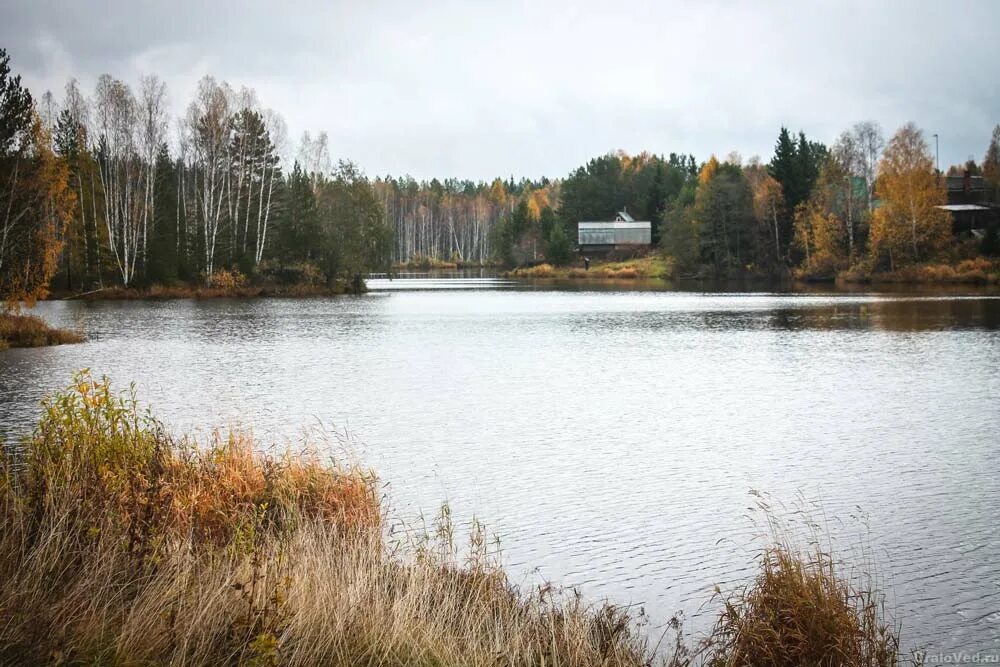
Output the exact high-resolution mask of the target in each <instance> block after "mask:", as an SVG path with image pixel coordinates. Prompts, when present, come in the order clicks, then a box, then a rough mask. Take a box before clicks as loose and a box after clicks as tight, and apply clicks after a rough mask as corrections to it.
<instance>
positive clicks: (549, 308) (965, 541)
mask: <svg viewBox="0 0 1000 667" xmlns="http://www.w3.org/2000/svg"><path fill="white" fill-rule="evenodd" d="M470 281H471V282H470ZM466 282H468V284H465V285H462V286H463V287H467V288H472V289H467V290H453V289H421V290H400V289H398V288H399V287H401V286H403V287H405V286H406V285H402V284H401V283H402V281H394V282H393V283H388V282H387V281H375V282H374V283H373V286H374V287H376V288H379V287H382V288H385V287H392V288H397V289H393V290H391V291H379V292H373V293H370V294H368V295H366V296H364V297H359V298H357V297H345V298H339V299H329V300H210V301H169V302H117V303H116V302H105V303H100V302H97V303H80V302H53V303H44V304H42V305H41V306H39V309H38V310H39V311H40V314H41V315H42V316H43V317H45V318H46V319H48V320H50V321H52V322H55V323H57V324H60V325H63V326H72V327H77V328H79V329H82V330H84V331H85V332H86V333H87V334H88V336H89V337H90V341H89V342H87V343H85V344H83V345H75V346H66V347H57V348H48V349H35V350H10V351H6V352H0V435H4V436H6V437H7V438H8V439H10V438H12V437H16V435H17V434H21V433H24V432H25V431H26V430H27V429H29V428H30V427H31V425H32V424H33V422H34V420H35V418H36V417H37V415H38V407H37V406H38V401H39V399H40V398H41V397H42V396H43V395H44V394H45V393H47V392H49V391H51V390H53V389H57V388H59V387H62V386H64V385H66V384H67V382H68V381H69V379H70V377H71V375H72V373H73V372H74V371H75V370H76V369H79V368H82V367H89V368H91V369H93V371H94V372H95V373H98V374H107V375H109V376H110V377H111V378H112V379H113V380H114V382H115V383H116V384H118V386H120V387H124V386H125V385H126V384H127V383H129V382H135V383H136V385H137V389H138V393H139V396H140V399H141V400H143V401H144V402H146V403H148V404H150V405H152V407H153V410H154V412H155V414H156V415H157V416H159V417H160V418H162V419H163V420H164V421H165V422H166V423H167V424H168V425H169V426H170V427H171V428H172V429H173V430H175V431H177V432H183V431H190V430H198V431H201V432H206V431H209V430H211V429H212V428H213V427H215V426H226V425H235V424H238V425H242V426H251V427H253V429H254V430H255V432H256V433H257V434H258V435H259V436H261V437H263V438H266V439H268V440H271V441H275V442H284V441H286V440H289V439H291V440H295V439H297V438H299V437H301V434H302V432H303V429H304V428H312V427H316V426H318V425H321V426H322V427H323V428H325V429H326V430H327V432H330V433H336V432H344V431H347V432H349V433H350V434H351V435H352V437H353V440H354V443H355V444H354V446H355V448H356V449H357V450H358V455H359V456H360V457H361V458H362V459H363V461H364V462H365V463H366V464H368V465H371V466H372V467H374V468H375V469H377V471H378V472H379V473H380V476H381V477H382V479H383V480H385V481H387V482H388V483H389V494H390V496H391V499H392V505H393V507H394V508H395V509H396V511H397V513H398V514H400V515H401V516H405V517H412V516H414V515H416V514H417V513H418V512H420V511H423V512H424V513H425V514H427V515H433V514H434V513H435V511H436V510H437V508H438V507H439V505H440V503H441V502H442V501H448V502H449V503H450V504H451V508H452V512H453V514H454V515H455V516H456V517H471V516H473V515H475V516H477V517H479V518H480V519H482V520H484V521H485V522H486V523H487V524H488V525H489V526H490V528H491V529H492V530H494V531H496V532H497V533H498V534H499V535H500V536H501V539H502V545H503V548H504V554H505V560H506V562H507V563H508V565H509V567H510V570H511V572H512V573H513V575H514V577H515V579H517V580H519V581H524V582H526V583H531V582H535V581H538V580H539V579H549V580H552V581H555V582H559V583H562V584H566V585H572V586H579V587H581V588H582V589H583V590H584V592H585V593H586V594H588V595H589V596H590V597H592V598H601V597H608V598H610V599H612V600H614V601H617V602H621V603H635V604H639V605H642V606H644V607H645V609H646V610H647V612H648V613H649V615H650V617H651V621H652V623H653V624H654V625H655V624H662V623H663V622H665V621H666V620H668V619H669V618H670V616H671V615H672V614H673V613H674V612H676V611H684V612H685V614H686V616H687V619H688V621H687V625H688V627H689V628H693V629H695V630H698V629H701V628H704V627H705V625H706V624H707V622H708V619H709V617H710V614H711V607H703V606H702V605H703V603H704V602H705V601H706V600H707V599H708V598H709V597H710V596H711V590H712V586H713V585H714V584H717V583H718V584H721V585H723V587H725V585H726V584H734V583H736V582H742V581H744V580H745V579H746V577H748V576H749V575H750V574H752V572H753V569H752V564H751V563H750V557H751V555H752V552H753V549H754V548H756V547H757V546H759V543H758V542H755V541H754V540H753V535H754V533H755V532H756V528H755V527H754V525H753V523H752V521H751V520H750V519H749V518H748V511H747V508H748V506H750V505H751V504H752V501H753V498H752V497H751V496H750V494H749V492H750V490H751V489H757V490H761V491H766V492H768V493H769V494H770V496H771V498H772V499H773V501H774V502H775V503H783V504H785V505H786V506H787V507H789V508H790V509H789V510H788V516H790V517H792V518H794V517H795V516H796V515H795V514H793V513H792V510H793V509H794V508H796V507H805V508H806V509H808V510H809V511H810V512H811V513H812V514H813V516H814V517H815V518H818V519H820V520H821V521H823V522H825V524H826V527H825V528H824V530H825V531H826V532H828V533H829V534H831V535H833V537H834V539H835V540H836V541H838V542H839V543H842V544H843V545H844V549H845V551H844V553H851V551H850V547H849V545H857V544H860V543H863V542H867V543H870V545H871V548H870V550H869V554H870V555H872V554H873V555H874V558H876V560H877V561H878V563H879V566H880V574H881V576H882V577H883V578H884V579H885V581H886V584H887V585H888V586H889V587H890V588H891V589H892V590H893V591H894V596H893V598H892V599H891V600H890V605H891V606H892V607H893V608H894V609H895V611H896V613H897V614H898V615H899V616H900V617H901V618H902V619H903V620H904V633H905V635H906V641H907V643H908V644H909V645H911V646H912V645H917V644H919V645H922V646H925V647H928V648H930V649H933V650H957V649H964V650H972V651H975V650H994V651H995V650H998V648H1000V527H998V525H1000V523H998V520H997V515H998V510H1000V479H998V472H1000V299H998V298H996V297H991V296H969V297H959V296H945V297H919V296H892V295H875V294H853V295H815V294H814V295H802V294H799V295H796V294H764V293H760V294H724V293H714V294H704V293H684V292H614V291H546V290H519V289H510V288H509V287H506V286H503V285H496V284H493V283H491V282H489V281H479V280H476V279H475V278H470V279H469V281H466ZM410 285H419V283H410ZM419 286H421V287H425V288H430V287H441V286H442V285H440V284H438V283H430V284H423V285H419ZM490 288H493V289H490ZM797 499H798V500H797Z"/></svg>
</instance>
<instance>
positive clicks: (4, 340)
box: [0, 313, 84, 350]
mask: <svg viewBox="0 0 1000 667" xmlns="http://www.w3.org/2000/svg"><path fill="white" fill-rule="evenodd" d="M83 340H84V339H83V336H82V335H80V334H78V333H77V332H75V331H69V330H67V329H57V328H56V327H53V326H50V325H48V324H47V323H46V322H45V321H44V320H42V319H41V318H38V317H35V316H34V315H23V314H14V313H0V350H5V349H7V348H9V347H45V346H46V345H66V344H68V343H82V342H83Z"/></svg>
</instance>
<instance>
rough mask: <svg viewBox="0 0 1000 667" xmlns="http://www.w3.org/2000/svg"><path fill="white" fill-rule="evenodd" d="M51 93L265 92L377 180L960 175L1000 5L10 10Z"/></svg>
mask: <svg viewBox="0 0 1000 667" xmlns="http://www.w3.org/2000/svg"><path fill="white" fill-rule="evenodd" d="M0 6H2V9H0V46H3V47H6V48H7V50H8V52H9V53H10V55H11V58H12V66H13V68H14V70H15V71H17V72H19V73H21V74H22V75H23V77H24V79H25V80H26V82H27V83H28V85H29V86H30V87H31V89H32V91H33V92H34V93H36V95H40V94H41V93H42V92H44V91H45V90H46V89H50V90H52V91H53V92H54V93H56V94H57V96H59V97H61V95H62V89H63V86H64V85H65V82H66V80H67V79H68V78H69V77H76V78H78V79H79V80H80V82H81V84H82V86H83V87H84V89H85V90H87V91H88V92H89V91H92V90H93V84H94V82H95V81H96V78H97V76H98V75H100V74H101V73H104V72H107V73H110V74H112V75H114V76H117V77H119V78H123V79H125V80H126V81H129V82H132V83H135V82H137V81H138V78H139V76H140V75H141V74H145V73H156V74H158V75H160V76H161V77H162V78H163V79H164V80H165V81H166V82H167V85H168V88H169V92H170V98H171V113H172V115H174V116H178V115H181V114H183V112H184V110H185V108H186V107H187V104H188V102H189V101H190V99H191V95H192V93H193V91H194V88H195V85H196V83H197V81H198V79H199V78H201V77H202V76H203V75H205V74H212V75H214V76H215V77H217V78H219V79H225V80H227V81H229V82H230V83H231V84H232V85H233V86H234V87H239V86H242V85H245V86H248V87H252V88H254V89H256V91H257V93H258V96H259V97H260V99H261V101H262V103H263V104H264V105H265V106H268V107H271V108H273V109H275V110H276V111H278V112H280V113H281V114H282V115H283V116H284V118H285V120H286V122H287V124H288V127H289V133H290V135H292V137H293V138H294V139H295V140H297V138H298V137H299V136H301V134H302V132H303V131H304V130H309V131H310V132H312V133H315V132H317V131H319V130H326V131H327V132H328V133H329V137H330V148H331V152H332V154H333V156H334V158H348V159H351V160H354V161H355V162H357V163H359V164H360V165H361V166H362V167H363V168H364V169H365V171H366V172H367V173H368V174H369V175H372V176H375V175H382V174H387V173H391V174H395V175H402V174H407V173H409V174H411V175H413V176H415V177H418V178H430V177H433V176H437V177H446V176H457V177H463V178H475V179H486V178H491V177H493V176H496V175H501V176H505V177H506V176H508V175H511V174H513V175H515V176H516V177H520V176H529V177H539V176H542V175H545V176H550V177H558V176H564V175H565V174H566V173H567V172H569V171H570V170H571V169H572V168H573V167H575V166H577V165H579V164H582V163H584V162H586V160H588V159H589V158H590V157H593V156H594V155H598V154H601V153H604V152H607V151H609V150H615V149H624V150H626V151H628V152H638V151H640V150H649V151H653V152H656V153H669V152H671V151H676V152H683V153H693V154H694V155H695V156H696V157H697V158H698V159H699V160H703V159H705V158H707V156H708V155H709V154H710V153H716V154H718V155H720V156H723V155H725V154H727V153H729V152H730V151H733V150H735V151H738V152H740V153H741V154H742V155H743V156H744V157H750V156H752V155H755V154H758V155H761V156H763V157H764V158H765V159H767V158H768V157H769V156H770V155H771V153H772V150H773V146H774V141H775V138H776V136H777V133H778V128H779V127H780V126H781V125H782V124H784V125H787V126H788V127H789V128H791V129H792V130H799V129H802V130H805V132H806V133H807V134H808V135H809V136H810V138H815V139H819V140H822V141H825V142H827V143H829V142H832V141H833V140H834V139H835V138H836V136H837V134H838V133H839V132H840V131H841V130H842V129H844V128H846V127H847V126H849V125H850V124H851V123H853V122H855V121H858V120H866V119H871V120H876V121H878V122H879V123H881V125H882V126H883V128H884V130H885V131H886V133H887V135H888V134H891V132H892V131H894V130H895V129H896V128H897V127H898V126H899V125H901V124H902V123H904V122H906V121H908V120H913V121H915V122H916V123H917V124H918V125H919V126H920V127H922V128H923V129H924V130H925V132H926V133H927V137H928V140H929V141H931V145H932V148H933V139H932V138H931V135H933V134H934V133H938V134H939V135H940V142H941V166H942V168H946V167H947V166H948V165H949V164H952V163H955V162H960V161H964V160H966V159H967V158H969V157H970V156H974V157H975V158H976V159H977V160H980V159H982V155H983V153H984V151H985V148H986V144H987V142H988V140H989V135H990V131H991V129H992V128H993V126H994V125H996V124H997V123H1000V39H997V34H998V30H1000V1H998V0H981V1H971V0H968V1H966V0H948V1H947V2H943V1H942V0H934V1H933V2H929V1H916V0H899V1H898V2H879V1H876V0H870V1H867V2H848V1H846V0H838V1H836V2H824V3H819V2H802V1H801V0H794V1H788V2H723V1H718V2H713V1H706V0H701V1H699V2H667V1H663V0H660V1H650V2H644V3H638V2H636V3H634V2H629V1H622V0H619V1H618V2H599V3H589V2H583V1H573V2H565V3H563V2H542V1H540V0H539V1H537V2H523V3H500V2H476V1H474V0H465V1H462V2H437V1H434V0H431V1H415V0H410V1H408V2H376V1H371V0H357V1H352V2H330V1H327V2H321V1H319V0H316V1H315V2H277V1H275V2H257V1H252V0H241V1H240V2H223V1H221V0H198V1H194V0H170V1H169V2H156V3H153V2H140V1H137V0H104V1H101V0H92V1H90V2H72V3H70V2H54V1H50V0H21V1H15V0H0Z"/></svg>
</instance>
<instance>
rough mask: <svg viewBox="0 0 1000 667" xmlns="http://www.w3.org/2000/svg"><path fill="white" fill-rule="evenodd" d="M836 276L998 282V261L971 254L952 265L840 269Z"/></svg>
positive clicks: (874, 280) (862, 280)
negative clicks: (889, 268)
mask: <svg viewBox="0 0 1000 667" xmlns="http://www.w3.org/2000/svg"><path fill="white" fill-rule="evenodd" d="M838 279H840V280H842V281H844V282H848V283H869V282H871V283H896V284H899V283H917V284H931V283H937V284H953V285H991V284H1000V263H998V262H995V261H991V260H989V259H987V258H985V257H975V258H972V259H965V260H962V261H960V262H957V263H954V264H916V265H913V266H908V267H906V268H901V269H897V270H895V271H886V272H880V273H872V272H870V271H866V270H864V269H862V268H855V269H850V270H848V271H843V272H841V273H840V274H839V275H838Z"/></svg>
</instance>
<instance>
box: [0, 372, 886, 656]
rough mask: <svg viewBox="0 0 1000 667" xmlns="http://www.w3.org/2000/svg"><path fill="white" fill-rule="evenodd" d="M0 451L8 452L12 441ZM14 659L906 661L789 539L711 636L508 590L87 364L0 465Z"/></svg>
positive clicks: (826, 565)
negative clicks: (178, 425)
mask: <svg viewBox="0 0 1000 667" xmlns="http://www.w3.org/2000/svg"><path fill="white" fill-rule="evenodd" d="M2 451H5V452H6V450H2ZM0 516H2V521H3V531H2V532H0V664H79V665H83V664H87V665H93V664H101V665H139V664H228V665H381V666H394V665H414V666H427V667H430V666H435V667H444V666H452V665H454V666H456V667H457V666H459V665H474V666H476V665H482V666H486V665H490V666H493V665H524V666H529V665H530V666H536V665H537V666H542V665H545V666H549V665H553V666H555V665H563V666H580V667H584V666H590V665H602V666H607V667H613V666H619V665H621V666H630V667H631V666H634V667H638V666H641V665H652V664H664V665H671V666H672V667H680V666H682V665H695V664H701V665H762V666H763V665H775V666H778V665H789V666H790V665H802V664H811V665H830V666H840V665H844V666H846V665H852V666H855V665H863V666H873V665H879V666H888V665H894V664H896V658H897V656H896V647H897V642H896V635H895V633H894V629H893V628H892V627H891V626H890V625H888V624H886V623H885V621H884V620H883V617H882V612H881V607H880V606H879V603H878V595H877V594H876V593H867V592H864V591H859V590H858V589H857V588H856V587H855V586H854V585H853V584H852V583H850V582H849V580H848V579H845V578H843V577H842V576H841V574H840V570H839V569H838V568H837V567H835V566H834V564H833V562H832V561H830V560H829V558H828V557H826V556H824V555H823V553H822V552H820V551H817V552H816V553H815V554H810V553H809V552H806V553H803V552H799V551H796V550H794V549H792V548H791V547H789V546H787V545H781V544H780V543H779V544H776V545H775V546H773V547H771V548H769V549H768V550H767V551H765V552H764V554H763V556H764V558H763V560H762V568H761V570H760V573H759V575H758V576H757V578H756V579H755V580H754V581H753V582H750V583H749V584H748V585H747V586H746V587H745V588H744V589H742V590H739V591H735V592H732V593H730V594H727V595H725V596H723V595H722V594H721V593H720V594H719V595H720V597H721V599H722V601H723V606H724V611H723V613H722V614H721V615H720V616H719V619H718V622H717V624H716V627H715V629H714V631H713V633H712V635H711V636H710V637H708V638H707V639H705V640H704V641H703V642H698V643H697V644H694V645H690V646H686V645H685V644H684V643H683V642H681V641H680V640H678V642H677V643H674V642H673V641H668V642H667V643H666V645H669V646H671V647H672V650H671V651H665V650H663V645H661V646H660V649H661V650H660V651H659V653H657V654H655V655H654V650H653V647H651V646H650V645H649V643H647V641H646V640H645V639H644V638H643V637H644V634H643V633H642V632H640V630H639V628H638V627H637V625H636V619H634V618H633V617H631V616H630V614H629V612H628V611H627V610H625V609H621V608H616V607H613V606H610V605H598V606H591V605H588V604H586V603H585V602H583V601H582V600H581V599H580V598H579V597H578V596H575V595H562V594H559V593H554V592H552V590H551V589H549V587H544V588H540V589H533V590H522V589H519V588H517V587H515V586H513V585H512V584H511V583H510V582H509V581H508V579H507V576H506V575H505V573H504V571H503V569H502V568H501V567H500V565H499V563H498V562H497V561H496V559H495V558H494V557H493V556H492V555H491V554H490V552H489V550H488V549H487V546H486V545H487V541H486V540H485V539H484V534H483V531H482V530H480V529H476V530H474V531H473V534H472V539H471V544H470V546H469V548H468V549H467V550H465V551H464V555H462V556H459V555H458V550H456V548H455V547H454V539H453V535H454V533H453V531H452V530H451V526H450V523H449V521H448V520H447V514H443V515H442V516H443V517H444V518H442V520H441V521H439V523H438V524H437V526H436V529H435V530H434V531H433V532H432V533H431V534H418V535H417V536H416V537H413V536H410V537H407V538H406V539H396V538H393V537H390V536H389V535H388V531H387V530H386V529H385V522H386V515H385V511H384V508H383V506H382V505H381V503H380V500H379V497H378V487H377V485H376V482H375V479H374V477H373V476H372V475H371V474H370V473H368V472H366V471H364V470H363V469H360V468H358V467H355V466H349V465H343V464H338V463H334V462H332V461H329V460H324V459H321V458H319V457H318V456H316V455H315V454H310V453H308V452H307V453H298V454H284V455H269V454H266V453H262V452H261V450H260V447H259V444H258V443H256V442H254V441H253V440H252V439H251V438H250V437H248V436H246V435H240V434H232V435H228V436H216V437H215V438H214V439H212V440H211V441H210V442H203V443H194V442H192V441H187V440H185V441H176V440H172V439H170V438H168V437H167V436H166V435H165V434H164V430H163V428H162V427H161V426H160V425H159V424H158V423H157V422H156V421H155V420H153V419H152V418H150V417H148V416H145V415H144V414H143V413H142V411H141V410H139V408H138V407H137V406H136V404H135V401H134V399H132V398H131V397H129V396H126V397H125V398H124V399H123V398H118V397H116V396H115V395H114V394H113V393H112V392H111V389H110V387H109V385H108V384H107V382H105V381H95V380H93V379H92V378H91V377H90V376H88V375H86V374H81V375H80V376H78V378H77V380H76V381H75V383H74V385H73V386H72V387H71V388H70V389H69V390H67V391H66V392H64V393H61V394H59V395H57V396H54V397H52V398H51V399H49V400H48V401H47V402H46V404H45V409H44V414H43V416H42V418H41V420H40V422H39V424H38V426H37V428H36V429H35V431H34V433H33V435H31V436H30V437H29V438H27V439H26V440H25V441H24V442H23V443H22V446H21V447H19V448H18V449H17V453H16V454H14V453H9V452H7V453H5V454H4V455H3V457H2V458H0Z"/></svg>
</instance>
